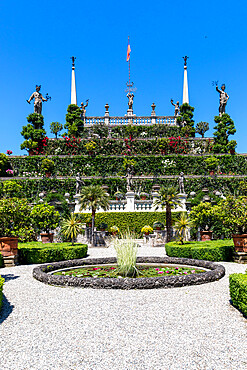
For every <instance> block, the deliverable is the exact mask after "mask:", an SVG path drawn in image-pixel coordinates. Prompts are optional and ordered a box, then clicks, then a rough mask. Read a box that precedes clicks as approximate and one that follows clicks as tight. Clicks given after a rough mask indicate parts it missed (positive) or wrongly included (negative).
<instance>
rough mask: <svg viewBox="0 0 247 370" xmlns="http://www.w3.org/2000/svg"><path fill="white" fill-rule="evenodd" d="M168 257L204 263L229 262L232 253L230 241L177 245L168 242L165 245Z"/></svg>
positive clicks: (231, 242) (232, 247)
mask: <svg viewBox="0 0 247 370" xmlns="http://www.w3.org/2000/svg"><path fill="white" fill-rule="evenodd" d="M165 248H166V253H167V255H168V256H169V257H184V258H193V259H198V260H206V261H216V262H217V261H231V260H232V256H233V251H234V246H233V241H232V240H215V241H214V240H212V241H208V242H196V241H195V242H185V244H183V245H181V244H180V245H179V244H178V243H177V242H170V243H167V244H166V245H165Z"/></svg>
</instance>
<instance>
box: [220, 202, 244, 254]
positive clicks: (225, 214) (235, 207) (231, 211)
mask: <svg viewBox="0 0 247 370" xmlns="http://www.w3.org/2000/svg"><path fill="white" fill-rule="evenodd" d="M219 207H220V208H221V220H222V222H223V224H224V226H226V227H228V228H229V229H230V231H231V232H232V237H233V242H234V247H235V250H236V251H237V252H247V197H246V196H241V197H238V198H234V197H233V196H232V195H229V196H228V197H227V198H226V199H225V200H222V201H221V202H220V204H219Z"/></svg>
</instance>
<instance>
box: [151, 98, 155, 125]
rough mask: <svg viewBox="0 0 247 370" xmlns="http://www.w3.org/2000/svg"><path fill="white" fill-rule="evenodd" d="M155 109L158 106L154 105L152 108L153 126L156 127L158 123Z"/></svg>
mask: <svg viewBox="0 0 247 370" xmlns="http://www.w3.org/2000/svg"><path fill="white" fill-rule="evenodd" d="M155 107H156V105H155V104H154V103H153V104H152V105H151V108H152V112H151V117H152V118H151V122H152V125H155V123H156V113H155Z"/></svg>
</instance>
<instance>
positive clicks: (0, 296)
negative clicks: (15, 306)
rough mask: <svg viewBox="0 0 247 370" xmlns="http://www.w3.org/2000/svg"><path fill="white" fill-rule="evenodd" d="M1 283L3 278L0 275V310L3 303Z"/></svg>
mask: <svg viewBox="0 0 247 370" xmlns="http://www.w3.org/2000/svg"><path fill="white" fill-rule="evenodd" d="M3 284H4V278H2V277H1V275H0V310H1V308H2V304H3Z"/></svg>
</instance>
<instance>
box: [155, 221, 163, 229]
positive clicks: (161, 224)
mask: <svg viewBox="0 0 247 370" xmlns="http://www.w3.org/2000/svg"><path fill="white" fill-rule="evenodd" d="M164 227H165V225H164V224H163V222H160V221H155V222H154V223H153V228H154V230H162V229H164Z"/></svg>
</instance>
